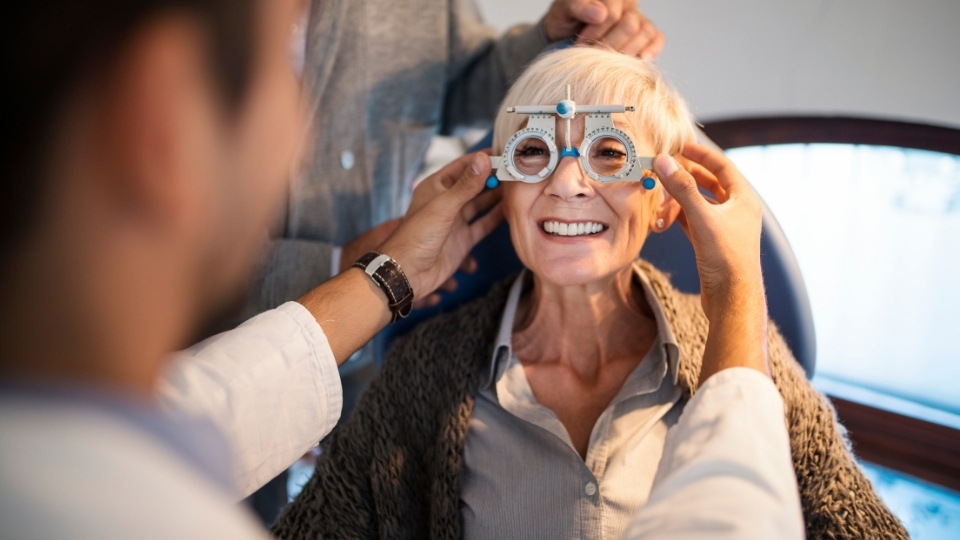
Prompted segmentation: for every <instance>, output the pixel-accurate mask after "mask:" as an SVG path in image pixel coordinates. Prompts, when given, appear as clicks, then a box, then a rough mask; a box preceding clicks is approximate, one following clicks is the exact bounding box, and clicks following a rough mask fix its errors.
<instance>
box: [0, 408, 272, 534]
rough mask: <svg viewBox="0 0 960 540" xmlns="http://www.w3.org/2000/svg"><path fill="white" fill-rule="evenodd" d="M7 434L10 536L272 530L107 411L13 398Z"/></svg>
mask: <svg viewBox="0 0 960 540" xmlns="http://www.w3.org/2000/svg"><path fill="white" fill-rule="evenodd" d="M0 432H2V433H3V436H2V438H0V501H2V504H0V527H2V529H3V531H4V534H10V536H11V537H14V538H201V537H211V536H216V537H221V536H224V534H229V535H231V538H264V537H265V536H264V533H263V532H262V531H260V530H258V528H257V527H256V524H255V522H254V521H253V520H252V519H251V518H250V517H249V516H246V515H245V514H244V513H243V512H242V511H241V510H240V509H239V508H237V507H235V505H234V504H232V502H231V501H230V500H229V497H228V496H227V494H225V493H223V492H222V491H221V490H220V489H219V488H217V487H216V486H214V485H212V484H210V483H209V482H206V481H204V480H203V479H202V477H201V475H198V474H195V473H194V471H193V470H192V469H191V468H190V467H189V466H188V465H187V464H186V463H184V462H183V461H182V460H180V459H178V458H177V457H176V455H175V454H174V453H173V452H171V451H169V450H167V449H166V448H164V447H163V445H162V444H160V443H159V442H158V441H157V440H155V439H154V438H153V437H151V436H149V435H147V434H145V433H140V432H138V431H137V430H135V429H132V428H130V427H127V426H125V425H124V423H123V422H121V421H116V420H115V419H112V418H110V417H109V416H105V415H98V414H92V413H91V412H89V411H83V410H80V411H75V410H70V409H69V408H63V407H57V406H50V405H40V406H36V405H32V404H31V405H27V406H23V405H22V404H17V405H16V406H11V404H10V403H9V402H6V403H3V404H2V405H0ZM226 458H227V457H226V456H225V459H226Z"/></svg>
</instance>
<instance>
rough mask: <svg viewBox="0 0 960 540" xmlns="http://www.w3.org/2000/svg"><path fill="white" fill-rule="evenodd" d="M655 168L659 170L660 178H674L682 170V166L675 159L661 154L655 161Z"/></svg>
mask: <svg viewBox="0 0 960 540" xmlns="http://www.w3.org/2000/svg"><path fill="white" fill-rule="evenodd" d="M653 168H654V169H656V170H657V174H659V175H660V178H663V177H664V176H672V175H673V173H675V172H677V169H679V168H680V164H679V163H677V160H675V159H673V157H671V156H668V155H667V154H660V155H659V156H657V157H656V158H654V160H653Z"/></svg>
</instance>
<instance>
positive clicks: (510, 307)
mask: <svg viewBox="0 0 960 540" xmlns="http://www.w3.org/2000/svg"><path fill="white" fill-rule="evenodd" d="M633 268H634V274H635V275H636V277H637V279H638V280H639V281H640V286H641V288H642V289H643V294H644V297H645V298H646V299H647V303H648V304H650V309H651V310H653V318H654V320H656V321H657V334H658V337H659V338H660V343H661V344H662V346H663V349H664V353H665V354H666V356H667V367H668V369H669V372H670V376H671V377H670V378H671V381H672V382H673V384H674V385H676V384H677V381H678V377H679V364H680V347H679V346H678V345H677V341H676V339H675V338H674V336H673V330H671V329H670V324H669V323H668V322H667V318H666V316H665V315H664V313H663V306H661V305H660V299H659V298H657V295H656V294H655V293H654V291H653V287H652V286H651V285H650V279H649V278H648V277H647V275H646V274H645V273H644V272H643V270H642V269H641V268H640V267H639V266H638V265H633ZM528 273H529V271H528V270H526V269H524V270H523V271H522V272H520V275H519V276H517V279H516V280H514V282H513V285H511V286H510V292H509V293H508V295H507V303H506V305H505V306H504V309H503V316H502V317H501V319H500V329H499V331H498V332H497V341H496V346H495V347H494V348H493V358H491V359H490V369H489V371H488V372H487V376H486V379H485V380H484V383H483V385H482V386H481V388H489V387H491V386H493V385H494V384H496V382H497V380H499V379H500V377H502V376H503V374H504V372H505V371H506V369H507V367H508V365H509V360H510V354H511V345H510V342H511V337H512V336H513V321H514V318H515V317H516V314H517V306H518V305H519V304H520V294H521V293H522V292H523V285H524V282H525V281H526V277H527V274H528Z"/></svg>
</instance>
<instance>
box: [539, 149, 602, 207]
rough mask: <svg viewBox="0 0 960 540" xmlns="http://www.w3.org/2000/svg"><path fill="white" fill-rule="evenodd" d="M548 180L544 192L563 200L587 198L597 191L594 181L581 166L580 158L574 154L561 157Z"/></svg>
mask: <svg viewBox="0 0 960 540" xmlns="http://www.w3.org/2000/svg"><path fill="white" fill-rule="evenodd" d="M546 182H547V186H546V188H545V190H544V192H545V193H546V194H547V195H550V196H554V197H558V198H560V199H562V200H576V199H586V198H590V197H593V196H594V194H595V193H596V192H595V191H594V186H593V182H592V181H591V180H590V177H588V176H587V174H586V173H585V172H584V171H583V167H581V166H580V160H579V159H577V158H575V157H572V156H567V157H563V158H560V161H559V162H558V163H557V168H556V169H554V170H553V174H551V175H550V176H549V177H548V178H547V180H546Z"/></svg>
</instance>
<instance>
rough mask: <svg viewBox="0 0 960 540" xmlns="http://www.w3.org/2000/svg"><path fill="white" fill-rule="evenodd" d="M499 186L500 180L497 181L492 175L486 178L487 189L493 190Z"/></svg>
mask: <svg viewBox="0 0 960 540" xmlns="http://www.w3.org/2000/svg"><path fill="white" fill-rule="evenodd" d="M499 185H500V180H498V179H497V177H496V176H493V175H492V174H491V175H490V176H488V177H487V187H488V188H490V189H493V188H495V187H497V186H499Z"/></svg>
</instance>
